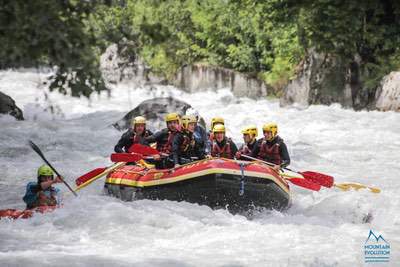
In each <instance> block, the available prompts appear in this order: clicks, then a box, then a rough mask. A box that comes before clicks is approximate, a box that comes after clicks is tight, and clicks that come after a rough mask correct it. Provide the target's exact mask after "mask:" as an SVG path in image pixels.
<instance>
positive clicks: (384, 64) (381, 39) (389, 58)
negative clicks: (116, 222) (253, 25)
mask: <svg viewBox="0 0 400 267" xmlns="http://www.w3.org/2000/svg"><path fill="white" fill-rule="evenodd" d="M270 3H271V5H270V6H269V9H268V11H270V12H269V18H270V19H271V21H274V22H275V23H279V24H280V25H288V24H293V23H297V24H298V28H299V30H298V33H299V40H300V43H301V44H302V46H303V47H304V48H305V49H308V48H310V47H313V48H316V50H317V51H319V52H324V53H326V54H332V55H336V56H338V57H340V58H341V59H343V60H344V61H345V62H346V61H347V62H348V63H351V62H352V61H355V60H356V59H355V57H356V56H359V57H360V58H361V66H362V70H361V72H362V73H361V74H362V80H363V82H364V84H365V85H366V86H367V87H368V88H374V87H376V85H377V84H378V83H379V81H380V80H381V78H382V76H384V75H386V74H388V72H390V71H392V70H398V69H399V61H398V58H399V57H398V55H399V51H398V44H399V43H400V2H399V1H397V0H384V1H381V0H371V1H336V0H315V1H311V0H310V1H292V0H273V1H270Z"/></svg>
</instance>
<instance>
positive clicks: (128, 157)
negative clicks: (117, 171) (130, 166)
mask: <svg viewBox="0 0 400 267" xmlns="http://www.w3.org/2000/svg"><path fill="white" fill-rule="evenodd" d="M142 158H143V157H142V156H141V155H138V154H130V153H113V154H111V161H112V162H135V161H138V160H141V159H142Z"/></svg>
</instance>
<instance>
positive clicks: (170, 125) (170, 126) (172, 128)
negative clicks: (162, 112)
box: [167, 121, 179, 132]
mask: <svg viewBox="0 0 400 267" xmlns="http://www.w3.org/2000/svg"><path fill="white" fill-rule="evenodd" d="M178 126H179V121H169V122H167V128H168V129H169V130H170V131H171V132H175V131H176V130H177V129H178Z"/></svg>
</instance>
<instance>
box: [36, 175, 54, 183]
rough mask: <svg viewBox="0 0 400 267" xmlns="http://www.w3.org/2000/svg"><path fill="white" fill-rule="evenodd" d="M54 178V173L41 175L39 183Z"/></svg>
mask: <svg viewBox="0 0 400 267" xmlns="http://www.w3.org/2000/svg"><path fill="white" fill-rule="evenodd" d="M51 180H53V175H40V177H39V183H43V182H47V181H51Z"/></svg>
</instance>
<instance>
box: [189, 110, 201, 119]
mask: <svg viewBox="0 0 400 267" xmlns="http://www.w3.org/2000/svg"><path fill="white" fill-rule="evenodd" d="M186 115H189V116H195V117H196V118H198V117H199V112H198V111H197V110H195V109H194V108H189V109H188V110H186Z"/></svg>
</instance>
